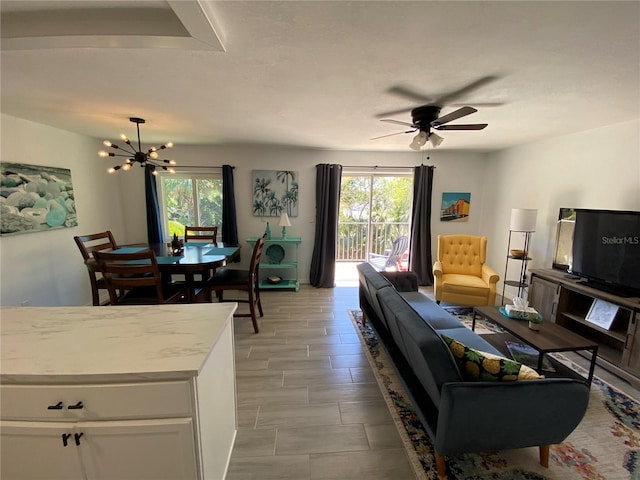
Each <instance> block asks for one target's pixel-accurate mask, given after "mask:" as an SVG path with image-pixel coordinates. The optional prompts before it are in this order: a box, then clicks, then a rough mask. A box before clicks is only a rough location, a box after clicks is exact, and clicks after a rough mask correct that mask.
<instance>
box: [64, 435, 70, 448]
mask: <svg viewBox="0 0 640 480" xmlns="http://www.w3.org/2000/svg"><path fill="white" fill-rule="evenodd" d="M70 436H71V434H70V433H63V434H62V446H63V447H66V446H67V445H68V444H69V443H68V442H67V440H68V439H69V437H70Z"/></svg>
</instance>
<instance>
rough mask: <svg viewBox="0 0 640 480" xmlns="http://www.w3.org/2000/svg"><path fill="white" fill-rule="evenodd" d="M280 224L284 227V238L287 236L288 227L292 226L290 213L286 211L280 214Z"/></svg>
mask: <svg viewBox="0 0 640 480" xmlns="http://www.w3.org/2000/svg"><path fill="white" fill-rule="evenodd" d="M278 225H279V226H281V227H282V238H287V227H290V226H291V222H290V221H289V215H287V214H286V213H283V214H282V215H280V222H278Z"/></svg>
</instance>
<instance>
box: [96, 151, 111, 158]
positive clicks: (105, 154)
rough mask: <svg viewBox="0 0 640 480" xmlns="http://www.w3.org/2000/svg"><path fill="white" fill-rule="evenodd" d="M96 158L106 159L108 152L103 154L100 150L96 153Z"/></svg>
mask: <svg viewBox="0 0 640 480" xmlns="http://www.w3.org/2000/svg"><path fill="white" fill-rule="evenodd" d="M98 156H99V157H102V158H107V157H108V156H109V153H108V152H105V151H104V150H100V151H99V152H98Z"/></svg>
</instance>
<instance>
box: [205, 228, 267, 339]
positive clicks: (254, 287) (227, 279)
mask: <svg viewBox="0 0 640 480" xmlns="http://www.w3.org/2000/svg"><path fill="white" fill-rule="evenodd" d="M266 239H267V236H266V234H265V235H263V236H262V237H260V238H259V239H258V241H257V242H256V244H255V245H254V247H253V252H252V253H251V263H250V264H249V270H236V269H232V268H220V269H218V270H216V272H215V273H214V274H213V276H212V277H211V278H210V279H209V281H208V282H207V285H208V288H209V289H210V290H211V291H212V292H216V297H217V298H218V301H219V302H239V303H248V304H249V312H250V313H235V314H234V317H251V322H252V323H253V331H254V332H255V333H258V332H259V331H260V328H259V327H258V320H257V317H256V309H257V310H258V312H259V313H260V316H261V317H262V316H264V313H263V311H262V303H261V301H260V257H261V256H262V250H263V249H264V243H265V240H266ZM225 290H238V291H243V292H247V298H246V299H244V298H242V299H237V298H234V299H226V300H225V299H224V297H223V295H224V291H225Z"/></svg>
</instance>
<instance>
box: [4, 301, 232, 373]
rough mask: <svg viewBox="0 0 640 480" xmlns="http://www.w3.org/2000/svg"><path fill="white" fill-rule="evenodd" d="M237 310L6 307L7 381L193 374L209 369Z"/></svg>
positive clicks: (213, 306)
mask: <svg viewBox="0 0 640 480" xmlns="http://www.w3.org/2000/svg"><path fill="white" fill-rule="evenodd" d="M236 307H237V305H236V304H234V303H225V304H211V303H203V304H189V305H182V304H181V305H157V306H156V305H144V306H117V307H10V308H2V309H0V341H1V344H0V348H1V349H2V350H1V357H0V362H1V363H0V381H1V382H2V383H5V384H6V383H14V382H22V381H25V380H28V381H31V382H52V381H56V382H59V381H62V382H67V381H69V380H70V379H69V378H67V377H69V376H72V377H74V381H85V380H86V379H87V378H85V377H90V379H91V381H92V382H95V381H109V380H110V379H116V380H117V381H127V380H134V379H135V380H140V379H141V378H146V379H149V380H151V379H163V378H172V379H175V378H189V377H191V376H193V375H195V374H197V373H198V372H199V371H200V369H201V368H202V365H203V364H204V360H205V358H206V357H207V355H208V354H209V352H210V350H211V348H212V346H213V345H215V343H216V341H217V339H218V338H219V336H220V334H221V332H222V330H223V329H224V327H225V326H226V324H227V323H228V322H230V321H231V315H232V313H233V312H234V311H235V309H236ZM113 377H117V378H113Z"/></svg>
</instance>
